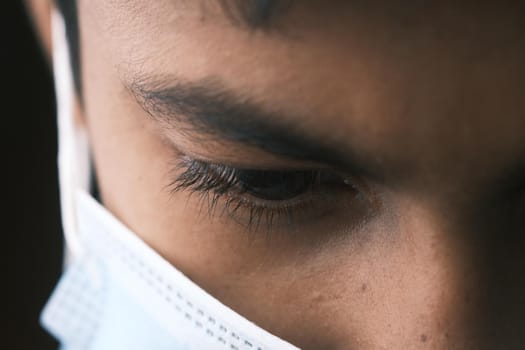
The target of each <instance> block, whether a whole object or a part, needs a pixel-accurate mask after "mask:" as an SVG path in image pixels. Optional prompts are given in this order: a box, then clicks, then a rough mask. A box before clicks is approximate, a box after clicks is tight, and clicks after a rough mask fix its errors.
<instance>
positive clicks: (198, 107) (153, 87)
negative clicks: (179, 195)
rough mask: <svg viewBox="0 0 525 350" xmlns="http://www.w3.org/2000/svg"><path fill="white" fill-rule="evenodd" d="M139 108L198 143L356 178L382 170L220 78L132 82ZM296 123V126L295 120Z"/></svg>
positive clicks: (299, 121)
mask: <svg viewBox="0 0 525 350" xmlns="http://www.w3.org/2000/svg"><path fill="white" fill-rule="evenodd" d="M125 85H126V87H127V89H128V90H129V91H130V92H131V94H132V95H133V96H134V97H135V99H136V100H137V102H138V103H139V105H140V106H141V107H142V109H144V111H146V112H147V113H148V114H149V115H150V116H152V117H153V118H154V119H156V120H157V121H159V122H160V123H161V124H162V125H164V126H166V127H173V128H176V129H177V130H182V131H184V133H185V135H189V136H190V137H193V138H194V141H195V142H202V141H203V140H205V139H208V140H213V141H217V140H218V141H230V142H234V143H237V144H244V145H246V146H251V147H256V148H257V149H260V150H262V151H265V152H267V153H270V154H273V155H276V156H280V157H285V158H289V159H293V160H300V161H309V162H315V163H321V164H326V165H328V166H332V167H335V168H338V169H343V170H345V171H348V172H351V173H352V174H355V175H363V176H364V175H366V176H373V175H372V172H375V171H376V170H374V169H376V167H375V166H374V164H372V163H371V162H368V161H366V160H365V161H363V160H362V159H359V158H358V157H357V156H356V155H355V154H353V153H352V152H351V151H350V150H349V149H348V148H347V147H344V148H343V147H341V146H340V145H336V144H330V143H329V142H327V141H326V138H323V137H322V136H321V135H310V133H308V132H307V130H305V129H304V128H301V120H304V119H302V118H301V117H297V116H295V117H291V116H288V117H285V116H283V115H282V114H280V113H278V112H271V111H268V108H267V107H265V106H264V105H263V103H257V102H254V101H253V100H251V99H250V98H248V97H246V96H243V95H242V94H238V93H234V92H233V91H231V90H228V89H226V88H225V87H224V86H223V85H222V84H220V83H219V82H218V81H217V80H211V79H207V80H204V81H199V82H191V83H190V82H182V81H177V82H174V80H173V79H170V83H169V85H168V84H166V83H165V82H163V81H156V82H152V81H149V80H148V81H144V80H140V81H134V82H132V83H130V84H126V83H125ZM292 121H293V122H292Z"/></svg>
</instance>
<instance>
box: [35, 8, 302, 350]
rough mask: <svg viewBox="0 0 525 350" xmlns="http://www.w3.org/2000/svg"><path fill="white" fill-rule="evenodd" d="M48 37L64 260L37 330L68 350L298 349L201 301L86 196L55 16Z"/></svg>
mask: <svg viewBox="0 0 525 350" xmlns="http://www.w3.org/2000/svg"><path fill="white" fill-rule="evenodd" d="M53 39H54V41H53V43H54V55H53V56H54V72H55V80H56V89H57V102H58V125H59V175H60V188H61V205H62V216H63V226H64V231H65V237H66V243H67V252H66V269H65V273H64V275H63V277H62V278H61V280H60V282H59V284H58V286H57V287H56V289H55V291H54V292H53V295H52V296H51V298H50V300H49V302H48V304H47V305H46V307H45V309H44V311H43V313H42V317H41V322H42V324H43V326H44V327H45V328H46V329H47V330H48V331H49V332H50V333H51V334H53V335H54V336H55V337H56V338H57V339H58V340H59V341H60V342H61V344H62V347H63V348H64V349H67V350H79V349H93V350H103V349H104V350H106V349H107V350H120V349H125V350H161V349H163V350H164V349H165V350H178V349H187V350H192V349H199V350H202V349H223V350H226V349H228V350H235V349H249V350H259V349H297V348H296V347H294V346H293V345H291V344H289V343H287V342H285V341H283V340H281V339H279V338H277V337H276V336H273V335H271V334H270V333H268V332H266V331H265V330H263V329H261V328H260V327H258V326H256V325H255V324H254V323H252V322H250V321H248V320H247V319H245V318H244V317H242V316H240V315H239V314H237V313H235V312H234V311H233V310H231V309H230V308H228V307H227V306H225V305H223V304H221V303H220V302H219V301H218V300H217V299H215V298H214V297H212V296H211V295H209V294H208V293H206V292H205V291H204V290H203V289H201V288H200V287H198V286H197V285H196V284H194V283H193V282H192V281H190V280H189V279H188V278H187V277H186V276H184V275H183V274H182V273H181V272H179V271H178V270H177V269H176V268H175V267H173V266H172V265H171V264H169V263H168V262H167V261H165V260H164V259H163V258H162V257H161V256H160V255H158V254H157V253H156V252H155V251H154V250H152V249H151V248H150V247H149V246H147V245H146V244H145V243H144V242H143V241H141V240H140V239H139V238H138V237H137V236H136V235H135V234H134V233H133V232H131V231H130V230H129V229H128V228H126V227H125V226H124V225H123V224H122V223H121V222H119V221H118V220H117V219H116V218H115V217H113V216H112V215H111V213H109V212H108V211H107V210H106V209H105V208H104V207H103V206H102V205H100V204H99V203H98V202H97V201H96V200H95V199H93V198H92V197H91V196H90V194H89V192H88V184H89V175H90V171H91V170H90V167H89V154H88V149H89V147H88V142H87V137H86V135H85V132H84V130H83V129H82V128H81V127H79V126H77V125H75V123H74V119H73V91H74V90H73V84H72V79H71V71H70V64H69V58H68V51H67V43H66V39H65V32H64V23H63V19H62V17H61V15H60V14H58V13H57V12H54V13H53ZM254 287H255V286H254Z"/></svg>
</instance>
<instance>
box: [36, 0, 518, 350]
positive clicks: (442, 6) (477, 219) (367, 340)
mask: <svg viewBox="0 0 525 350" xmlns="http://www.w3.org/2000/svg"><path fill="white" fill-rule="evenodd" d="M44 2H46V1H44ZM42 3H43V2H42V1H38V0H33V1H31V2H29V5H30V8H31V9H32V11H33V14H34V17H35V18H36V19H37V21H36V23H37V24H38V28H39V31H40V33H41V34H42V38H43V42H44V46H46V47H47V48H48V52H50V51H49V48H50V42H49V23H48V21H49V6H42V5H41V4H42ZM46 3H47V2H46ZM198 3H199V2H184V4H180V3H179V2H178V1H172V0H170V1H168V0H158V1H155V2H154V5H153V2H150V1H145V0H131V1H123V0H112V1H107V0H90V1H85V0H80V1H79V16H80V17H79V20H80V32H81V48H82V79H83V91H84V93H83V101H84V103H83V107H82V108H79V112H78V118H79V120H80V122H81V123H84V124H85V126H86V127H87V128H88V130H89V135H90V139H91V143H92V147H93V152H94V160H95V165H96V172H97V178H98V181H99V185H100V190H101V195H102V201H103V203H104V205H105V206H106V207H107V208H108V209H109V210H110V211H111V212H112V213H113V214H114V215H116V216H117V217H118V218H119V219H120V220H121V221H122V222H124V223H125V224H126V225H127V226H129V227H130V228H131V229H132V230H133V231H134V232H136V234H137V235H139V236H140V237H141V238H142V239H144V240H145V241H146V242H147V243H148V244H149V245H151V246H152V247H153V248H154V249H155V250H157V251H158V252H159V254H161V255H162V256H164V257H165V258H166V259H167V260H168V261H170V262H171V263H173V265H175V266H176V267H177V268H178V269H180V270H181V271H183V272H184V273H185V274H186V275H187V276H189V277H190V278H191V279H192V280H194V281H195V282H196V283H197V284H199V285H200V286H202V287H203V288H204V289H205V290H207V291H208V292H210V293H211V294H212V295H214V296H215V297H217V298H218V299H219V300H221V301H222V302H224V303H225V304H226V305H229V306H230V307H232V308H233V309H234V310H236V311H237V312H239V313H240V314H242V315H244V316H245V317H247V318H248V319H250V320H252V321H254V322H255V323H257V324H258V325H260V326H261V327H263V328H265V329H267V330H268V331H270V332H272V333H274V334H276V335H278V336H280V337H282V338H284V339H286V340H288V341H290V342H291V343H293V344H295V345H297V346H299V347H301V348H304V349H496V348H498V349H520V348H522V346H523V344H525V338H524V335H523V332H522V330H523V329H524V328H525V274H523V267H525V254H523V253H522V252H523V249H525V239H524V238H523V235H522V234H523V233H524V229H523V227H524V225H525V172H524V171H523V169H525V142H524V140H525V100H524V99H523V96H522V94H523V91H524V89H525V86H524V85H525V83H524V82H525V67H524V65H523V62H524V61H525V57H524V56H525V42H524V39H523V38H524V37H525V36H524V34H525V33H524V32H525V30H524V28H523V27H522V23H523V18H520V16H521V17H522V16H523V12H522V11H521V10H520V9H519V8H518V7H519V6H521V5H514V4H512V3H511V2H509V4H506V3H498V5H490V6H489V5H484V4H470V3H467V2H466V1H460V2H458V1H440V2H438V1H430V2H425V4H426V7H422V6H419V7H418V6H416V5H414V6H406V8H405V6H401V5H399V6H397V5H393V4H392V3H391V2H388V1H384V2H383V1H379V2H378V3H377V4H366V2H363V3H365V4H360V3H361V2H356V3H354V4H352V5H348V4H343V2H341V4H338V3H336V2H334V4H333V5H332V4H330V5H329V4H328V3H327V2H321V1H318V2H317V1H304V2H302V1H301V2H299V5H296V6H294V7H293V8H292V9H291V10H290V11H289V12H287V13H286V14H283V15H282V16H281V17H279V18H278V19H277V20H276V23H275V25H276V27H278V28H279V29H278V30H275V31H267V32H265V31H249V30H246V29H243V28H240V27H239V26H236V25H233V24H232V23H231V22H230V20H229V19H228V18H227V17H226V16H225V15H224V13H222V12H221V10H220V9H219V7H217V6H216V5H214V4H213V3H214V2H212V1H209V2H207V5H206V6H204V7H202V6H200V5H197V4H198ZM379 3H381V4H379ZM511 4H512V5H511ZM47 5H49V4H47ZM407 8H410V10H409V9H407ZM161 75H166V76H169V77H177V79H181V80H183V81H187V82H195V81H200V80H202V79H207V78H209V77H213V78H214V79H216V80H218V81H220V82H221V84H222V85H223V86H225V87H227V88H228V89H230V90H232V91H236V92H240V93H242V94H244V95H246V96H248V97H249V98H250V99H253V100H256V101H261V103H262V104H264V105H265V106H270V107H272V108H275V109H276V110H279V111H283V112H285V115H301V116H302V117H301V119H298V118H292V117H290V118H289V120H287V122H289V123H290V124H294V125H301V127H302V128H303V129H304V130H305V133H306V132H307V133H310V134H312V135H315V136H317V137H318V138H320V139H323V140H330V141H331V142H332V141H333V142H334V143H337V144H338V145H340V147H341V148H351V149H352V150H354V153H356V154H357V155H359V156H360V157H362V158H366V159H369V160H371V161H372V162H373V163H374V164H375V165H376V167H377V169H378V171H379V172H380V174H381V175H380V176H378V177H372V176H370V177H366V176H364V177H360V178H359V179H358V180H356V182H357V183H358V184H357V187H358V190H359V191H360V192H361V196H359V198H356V196H355V194H354V193H353V192H352V191H345V190H341V191H332V192H329V193H328V194H327V196H329V197H328V198H329V200H328V201H327V200H325V201H323V200H319V203H320V204H318V205H316V206H315V207H313V208H311V209H308V210H309V211H306V212H305V213H304V214H302V215H299V216H298V219H297V220H296V221H295V222H294V225H293V227H289V226H287V225H286V224H285V223H284V222H278V223H277V224H276V225H274V226H273V227H272V228H271V231H272V232H270V234H269V235H265V232H264V230H259V229H255V230H254V231H253V232H250V231H249V230H247V229H246V227H244V226H243V224H242V222H243V220H245V217H246V215H247V213H246V212H242V211H241V212H240V213H239V214H237V220H233V219H232V218H231V217H229V216H228V215H219V214H218V213H217V212H220V210H217V211H216V212H215V213H212V215H208V214H207V213H203V211H202V210H201V209H202V208H201V205H202V202H201V201H199V200H198V196H195V195H193V196H192V195H191V194H190V193H189V191H180V192H175V193H170V191H169V190H167V186H168V185H169V183H170V182H172V181H173V176H174V175H176V174H174V171H173V164H174V162H176V161H177V159H181V158H182V157H184V156H186V155H190V156H192V157H196V158H199V159H202V160H207V161H213V162H215V163H226V164H234V165H240V166H242V167H244V168H253V167H265V168H266V167H269V168H276V169H283V168H311V167H316V166H319V167H321V166H322V164H312V163H308V162H301V161H297V160H290V159H285V158H281V157H277V156H274V155H269V154H266V153H265V152H263V151H260V150H256V149H254V148H252V147H246V146H244V145H237V144H235V143H234V142H228V141H223V140H220V139H217V138H209V139H208V138H204V141H202V140H201V142H198V143H197V142H195V139H194V138H193V137H192V135H188V134H186V133H183V132H181V131H180V130H178V129H177V128H167V129H166V128H164V127H163V125H162V123H159V122H158V121H157V120H156V119H155V118H151V117H150V116H148V114H147V113H146V112H145V111H144V110H143V109H142V108H141V106H140V105H139V103H137V101H136V99H135V98H134V96H133V95H132V94H130V92H129V90H128V89H126V88H125V86H124V84H125V83H126V82H129V81H133V80H134V79H135V77H137V76H141V77H150V76H161ZM515 169H517V170H515ZM519 169H521V170H522V171H521V172H520V170H519ZM353 175H354V174H349V176H353ZM516 179H517V180H516ZM514 183H516V184H517V185H516V186H514ZM334 201H335V202H336V203H338V204H335V207H334V204H333V203H334ZM329 203H332V204H329ZM221 205H224V203H222V202H221V201H219V203H218V208H220V207H221ZM326 206H332V207H330V209H331V211H330V214H328V215H324V216H323V215H317V216H316V214H317V213H318V212H320V211H322V209H323V208H324V207H326ZM311 218H313V219H311ZM239 221H240V222H241V223H239ZM260 231H262V232H260Z"/></svg>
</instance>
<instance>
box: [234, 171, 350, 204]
mask: <svg viewBox="0 0 525 350" xmlns="http://www.w3.org/2000/svg"><path fill="white" fill-rule="evenodd" d="M236 173H237V175H236V181H237V182H238V184H239V186H241V191H242V192H243V193H246V194H248V195H251V196H253V197H256V198H261V199H265V200H272V201H278V200H280V201H284V200H290V199H293V198H295V197H297V196H300V195H302V194H304V193H306V192H308V191H311V190H314V189H315V187H316V186H320V185H321V184H323V185H328V184H331V185H336V184H337V183H340V184H341V185H342V186H343V185H344V179H342V178H340V177H338V176H336V175H334V174H330V173H328V172H326V171H322V170H299V171H264V170H263V171H261V170H237V171H236Z"/></svg>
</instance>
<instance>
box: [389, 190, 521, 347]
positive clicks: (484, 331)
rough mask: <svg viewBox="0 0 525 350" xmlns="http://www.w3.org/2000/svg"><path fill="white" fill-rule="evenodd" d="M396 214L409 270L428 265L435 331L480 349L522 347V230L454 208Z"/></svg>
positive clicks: (414, 204)
mask: <svg viewBox="0 0 525 350" xmlns="http://www.w3.org/2000/svg"><path fill="white" fill-rule="evenodd" d="M451 206H452V207H453V205H451ZM451 206H449V208H450V207H451ZM402 207H403V208H404V209H403V211H402V214H401V215H400V221H399V222H400V230H401V232H402V235H403V237H404V239H405V241H406V242H407V244H408V246H409V247H410V249H412V252H413V255H414V256H415V257H417V258H416V259H414V261H413V263H415V264H421V265H426V266H427V267H426V268H425V269H424V270H425V271H427V274H426V276H424V277H423V278H426V281H425V283H428V284H430V285H431V286H432V288H431V289H430V292H429V293H430V294H429V301H431V302H432V303H434V305H435V308H434V310H431V311H430V312H431V313H432V314H433V318H434V321H436V322H437V323H435V326H436V327H443V328H442V329H441V330H437V331H438V332H440V333H441V334H442V335H443V336H444V337H449V338H450V339H453V338H455V339H456V340H455V342H457V343H458V344H460V343H461V344H470V345H469V346H474V347H475V348H479V349H494V348H505V349H519V348H520V346H523V344H525V337H524V336H523V334H522V330H521V329H520V328H521V327H522V325H523V324H524V323H525V316H524V315H525V271H524V269H525V243H524V241H525V240H524V239H523V237H522V235H521V234H520V232H519V231H520V230H521V233H524V231H523V230H522V229H520V228H519V227H513V226H510V225H506V224H505V218H504V216H501V215H490V213H488V212H487V213H477V215H475V216H470V215H464V216H462V215H458V214H457V213H458V212H467V211H466V210H464V208H460V205H459V204H458V206H457V207H456V208H454V209H445V208H444V206H443V205H439V204H436V203H428V202H427V203H422V202H421V201H410V200H409V201H407V203H405V204H404V205H403V206H402ZM462 209H463V211H462ZM435 279H439V281H436V280H435ZM465 346H467V345H465ZM458 348H462V347H458Z"/></svg>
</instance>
